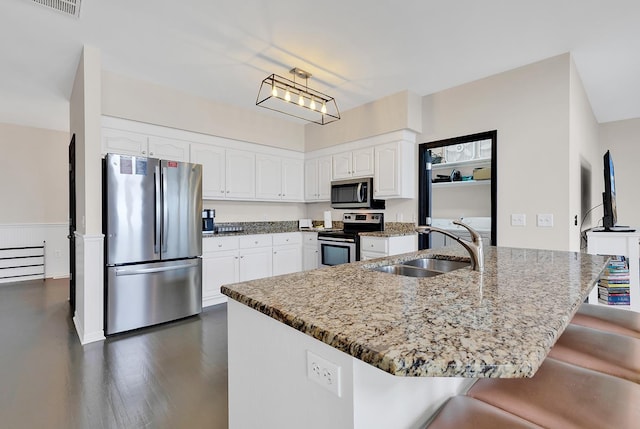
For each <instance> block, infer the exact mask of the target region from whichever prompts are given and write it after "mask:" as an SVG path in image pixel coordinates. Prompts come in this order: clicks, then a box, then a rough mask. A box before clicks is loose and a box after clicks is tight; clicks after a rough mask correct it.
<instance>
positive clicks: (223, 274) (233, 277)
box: [202, 237, 240, 307]
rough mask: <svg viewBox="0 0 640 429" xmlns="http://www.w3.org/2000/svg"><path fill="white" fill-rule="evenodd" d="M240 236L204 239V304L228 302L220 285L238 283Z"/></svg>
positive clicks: (204, 305)
mask: <svg viewBox="0 0 640 429" xmlns="http://www.w3.org/2000/svg"><path fill="white" fill-rule="evenodd" d="M238 249H239V240H238V237H211V238H204V239H203V240H202V306H203V307H206V306H209V305H215V304H220V303H223V302H227V297H226V296H224V295H223V294H222V293H221V292H220V286H222V285H224V284H231V283H237V282H238V278H239V263H240V257H239V254H238Z"/></svg>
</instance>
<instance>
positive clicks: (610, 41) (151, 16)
mask: <svg viewBox="0 0 640 429" xmlns="http://www.w3.org/2000/svg"><path fill="white" fill-rule="evenodd" d="M639 17H640V2H638V1H637V0H537V1H525V0H483V1H478V0H416V1H410V0H405V1H397V0H395V1H394V0H376V1H371V0H341V1H336V0H326V1H324V2H311V1H304V0H302V1H300V0H298V1H290V0H222V1H221V0H175V1H165V0H83V2H82V5H81V11H80V18H79V19H76V18H73V17H69V16H65V15H63V14H62V13H59V12H56V11H52V10H50V9H48V8H46V7H43V6H41V5H38V4H36V3H34V2H33V1H32V0H2V4H1V5H0V37H1V38H2V40H3V42H2V44H0V58H2V61H0V122H5V123H16V124H23V125H31V126H38V127H43V128H52V129H60V130H67V129H68V127H69V118H68V111H69V105H68V102H69V96H70V93H71V87H72V82H73V78H74V75H75V71H76V67H77V64H78V60H79V58H80V52H81V50H82V46H83V45H85V44H88V45H92V46H96V47H98V48H99V49H100V51H101V53H102V67H103V69H104V70H108V71H111V72H114V73H118V74H122V75H125V76H130V77H134V78H138V79H142V80H145V81H149V82H153V83H157V84H161V85H164V86H167V87H171V88H175V89H178V90H182V91H185V92H188V93H191V94H196V95H198V96H201V97H204V98H207V99H211V100H215V101H220V102H224V103H231V104H234V105H237V106H242V107H245V108H247V109H256V110H259V111H260V112H262V113H265V114H268V112H269V111H268V110H266V109H260V108H258V107H256V106H255V99H256V95H257V92H258V87H259V83H260V81H261V80H262V79H263V78H265V77H266V76H267V75H269V74H271V73H276V74H279V75H281V76H285V77H290V75H289V74H288V70H289V69H290V68H292V67H300V68H302V69H304V70H307V71H309V72H311V73H312V74H313V77H312V78H311V79H310V80H309V86H311V87H313V88H314V89H317V90H319V91H321V92H325V93H327V94H329V95H332V96H334V97H335V98H336V100H337V102H338V106H339V108H340V110H341V111H343V112H344V111H345V110H348V109H351V108H354V107H356V106H359V105H362V104H364V103H367V102H370V101H373V100H375V99H378V98H381V97H384V96H386V95H390V94H394V93H396V92H399V91H403V90H409V91H412V92H414V93H417V94H419V95H427V94H431V93H434V92H437V91H440V90H443V89H446V88H450V87H453V86H457V85H460V84H463V83H466V82H470V81H473V80H476V79H480V78H483V77H486V76H489V75H492V74H495V73H498V72H502V71H505V70H509V69H513V68H516V67H519V66H522V65H525V64H529V63H532V62H535V61H539V60H542V59H545V58H548V57H551V56H554V55H558V54H562V53H565V52H571V53H572V55H573V57H574V60H575V63H576V65H577V68H578V71H579V73H580V75H581V77H582V80H583V82H584V86H585V88H586V91H587V94H588V97H589V99H590V101H591V105H592V107H593V110H594V113H595V115H596V118H597V120H598V121H599V122H609V121H614V120H621V119H629V118H638V117H640V79H639V78H638V77H639V76H640V55H639V53H640V25H638V18H639ZM281 117H282V118H285V119H286V118H289V117H287V116H281Z"/></svg>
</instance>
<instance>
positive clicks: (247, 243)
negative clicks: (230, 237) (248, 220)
mask: <svg viewBox="0 0 640 429" xmlns="http://www.w3.org/2000/svg"><path fill="white" fill-rule="evenodd" d="M272 244H273V241H272V235H271V234H256V235H245V236H242V237H240V248H241V249H251V248H253V247H271V246H272Z"/></svg>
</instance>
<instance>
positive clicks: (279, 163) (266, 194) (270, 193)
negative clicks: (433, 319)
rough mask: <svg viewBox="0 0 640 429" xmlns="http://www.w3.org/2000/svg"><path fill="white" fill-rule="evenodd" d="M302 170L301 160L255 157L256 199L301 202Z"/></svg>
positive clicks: (261, 155)
mask: <svg viewBox="0 0 640 429" xmlns="http://www.w3.org/2000/svg"><path fill="white" fill-rule="evenodd" d="M303 169H304V163H303V161H302V160H298V159H288V158H281V157H277V156H272V155H263V154H258V155H256V198H258V199H265V200H287V201H302V197H303V179H304V173H303Z"/></svg>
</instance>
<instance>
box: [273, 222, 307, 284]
mask: <svg viewBox="0 0 640 429" xmlns="http://www.w3.org/2000/svg"><path fill="white" fill-rule="evenodd" d="M301 245H302V234H301V233H299V232H287V233H283V234H274V235H273V275H274V276H279V275H282V274H291V273H297V272H299V271H302V252H300V249H301Z"/></svg>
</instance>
